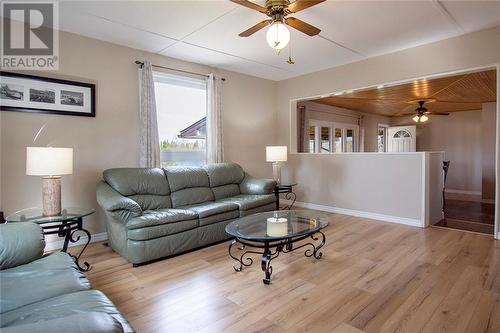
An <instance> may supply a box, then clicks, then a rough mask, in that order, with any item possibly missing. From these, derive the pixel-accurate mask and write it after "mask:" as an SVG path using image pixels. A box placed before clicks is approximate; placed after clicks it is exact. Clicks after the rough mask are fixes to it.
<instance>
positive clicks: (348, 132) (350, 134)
mask: <svg viewBox="0 0 500 333" xmlns="http://www.w3.org/2000/svg"><path fill="white" fill-rule="evenodd" d="M344 151H345V152H347V153H352V152H354V130H353V129H351V128H346V129H345V150H344Z"/></svg>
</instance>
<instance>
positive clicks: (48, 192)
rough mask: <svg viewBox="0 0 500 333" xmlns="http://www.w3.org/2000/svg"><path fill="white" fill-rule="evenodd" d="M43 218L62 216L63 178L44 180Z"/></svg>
mask: <svg viewBox="0 0 500 333" xmlns="http://www.w3.org/2000/svg"><path fill="white" fill-rule="evenodd" d="M42 198H43V216H58V215H61V177H59V176H55V177H54V176H52V177H43V178H42Z"/></svg>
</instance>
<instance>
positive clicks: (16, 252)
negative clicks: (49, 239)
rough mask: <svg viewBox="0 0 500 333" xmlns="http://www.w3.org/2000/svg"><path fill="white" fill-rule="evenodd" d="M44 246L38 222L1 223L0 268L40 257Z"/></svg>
mask: <svg viewBox="0 0 500 333" xmlns="http://www.w3.org/2000/svg"><path fill="white" fill-rule="evenodd" d="M44 247H45V240H44V237H43V233H42V228H41V227H40V226H39V225H38V224H36V223H31V222H21V223H5V224H1V228H0V270H2V269H7V268H11V267H16V266H18V265H23V264H26V263H29V262H31V261H33V260H36V259H39V258H41V257H42V255H43V248H44ZM0 295H1V294H0Z"/></svg>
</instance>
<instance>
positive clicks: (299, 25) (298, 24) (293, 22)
mask: <svg viewBox="0 0 500 333" xmlns="http://www.w3.org/2000/svg"><path fill="white" fill-rule="evenodd" d="M285 23H286V24H288V25H289V26H291V27H292V28H295V29H297V30H298V31H300V32H303V33H305V34H306V35H309V36H316V35H317V34H319V33H320V32H321V30H320V29H318V28H316V27H315V26H312V25H310V24H309V23H306V22H304V21H302V20H299V19H298V18H295V17H288V18H286V19H285Z"/></svg>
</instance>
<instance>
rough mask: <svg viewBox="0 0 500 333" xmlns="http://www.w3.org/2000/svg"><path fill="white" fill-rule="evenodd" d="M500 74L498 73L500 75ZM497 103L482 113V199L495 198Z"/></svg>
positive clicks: (489, 105) (489, 104) (485, 106)
mask: <svg viewBox="0 0 500 333" xmlns="http://www.w3.org/2000/svg"><path fill="white" fill-rule="evenodd" d="M498 74H499V73H497V75H498ZM495 125H496V103H485V104H483V110H482V112H481V139H482V142H481V147H482V161H483V164H482V197H483V200H493V199H494V198H495V139H496V129H495Z"/></svg>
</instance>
